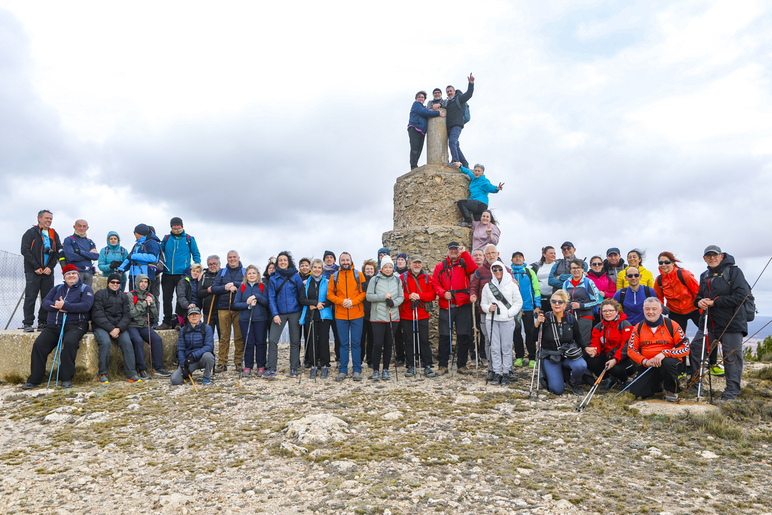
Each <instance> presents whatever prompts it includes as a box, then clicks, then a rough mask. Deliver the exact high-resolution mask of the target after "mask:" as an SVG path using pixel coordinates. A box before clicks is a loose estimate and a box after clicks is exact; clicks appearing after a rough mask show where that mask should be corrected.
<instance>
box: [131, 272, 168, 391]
mask: <svg viewBox="0 0 772 515" xmlns="http://www.w3.org/2000/svg"><path fill="white" fill-rule="evenodd" d="M134 285H135V286H136V289H135V290H132V291H130V292H128V293H127V294H126V295H127V296H128V297H129V310H130V311H129V313H130V317H131V321H129V329H128V331H129V336H130V337H131V343H132V344H133V345H134V359H135V360H136V363H137V373H138V374H139V377H140V379H144V380H147V379H150V374H149V373H148V370H147V365H146V364H145V342H147V343H148V344H150V354H151V356H152V361H153V374H156V375H158V376H160V377H169V376H170V375H172V374H171V372H169V371H168V370H166V369H165V368H164V366H163V341H162V340H161V337H160V336H158V333H156V332H155V331H154V330H153V324H154V323H155V322H157V321H158V297H156V296H155V295H153V294H152V293H151V292H150V280H149V279H148V278H147V276H146V275H145V274H139V275H137V276H136V277H135V282H134Z"/></svg>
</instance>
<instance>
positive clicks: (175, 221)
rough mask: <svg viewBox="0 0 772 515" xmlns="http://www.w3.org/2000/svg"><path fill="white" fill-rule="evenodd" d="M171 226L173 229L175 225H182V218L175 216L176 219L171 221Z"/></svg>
mask: <svg viewBox="0 0 772 515" xmlns="http://www.w3.org/2000/svg"><path fill="white" fill-rule="evenodd" d="M169 225H170V226H172V227H174V226H175V225H182V218H180V217H179V216H175V217H174V218H172V219H171V221H170V222H169Z"/></svg>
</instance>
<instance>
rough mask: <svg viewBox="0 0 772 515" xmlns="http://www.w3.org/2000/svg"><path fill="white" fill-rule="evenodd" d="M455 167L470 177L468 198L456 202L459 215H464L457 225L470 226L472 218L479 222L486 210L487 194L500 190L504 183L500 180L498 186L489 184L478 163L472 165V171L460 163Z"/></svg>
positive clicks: (481, 166)
mask: <svg viewBox="0 0 772 515" xmlns="http://www.w3.org/2000/svg"><path fill="white" fill-rule="evenodd" d="M454 166H455V164H454ZM457 167H458V168H459V169H460V170H461V171H462V172H464V173H465V174H467V175H468V176H469V178H470V179H471V182H470V183H469V198H468V199H461V200H459V201H458V202H456V204H457V205H458V209H459V210H460V211H461V216H463V217H464V221H463V222H459V223H458V225H460V226H461V227H472V219H473V218H474V220H475V221H477V222H479V221H480V217H481V216H482V214H483V212H485V211H487V210H488V194H489V193H498V192H499V191H501V190H502V189H503V188H504V183H503V182H500V183H499V185H498V186H494V185H493V184H491V181H489V180H488V178H487V177H486V176H485V167H484V166H483V165H481V164H479V163H478V164H476V165H474V171H470V170H469V169H468V168H466V167H464V166H461V165H459V166H457Z"/></svg>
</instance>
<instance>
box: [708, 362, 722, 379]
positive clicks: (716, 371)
mask: <svg viewBox="0 0 772 515" xmlns="http://www.w3.org/2000/svg"><path fill="white" fill-rule="evenodd" d="M710 375H712V376H713V377H723V376H724V367H722V366H721V365H713V366H712V367H710Z"/></svg>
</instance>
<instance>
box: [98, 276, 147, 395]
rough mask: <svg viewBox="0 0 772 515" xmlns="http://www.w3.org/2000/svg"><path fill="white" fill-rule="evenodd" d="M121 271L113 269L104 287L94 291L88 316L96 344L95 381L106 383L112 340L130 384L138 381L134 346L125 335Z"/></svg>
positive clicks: (125, 308)
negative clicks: (96, 371)
mask: <svg viewBox="0 0 772 515" xmlns="http://www.w3.org/2000/svg"><path fill="white" fill-rule="evenodd" d="M122 278H123V274H119V273H118V272H113V273H112V274H110V276H109V277H108V278H107V288H104V289H102V290H99V291H98V292H96V293H95V294H94V308H93V309H92V311H91V317H92V320H93V326H94V338H96V341H97V344H98V345H99V377H98V378H99V382H100V383H103V384H108V383H109V382H110V380H109V379H108V378H107V369H108V367H109V365H110V350H111V347H112V341H113V340H115V341H116V342H117V343H118V347H119V348H120V349H121V353H122V354H123V371H124V372H125V373H126V377H127V378H128V379H129V382H130V383H139V382H141V379H140V378H139V376H138V375H137V368H136V361H135V359H134V347H133V346H132V344H131V337H130V336H129V331H128V329H129V321H130V320H131V314H130V311H131V309H130V307H129V298H128V297H127V296H126V295H124V294H123V290H122V289H121V279H122Z"/></svg>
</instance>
